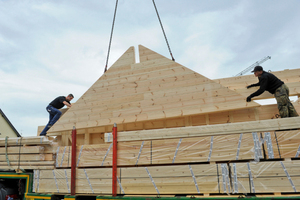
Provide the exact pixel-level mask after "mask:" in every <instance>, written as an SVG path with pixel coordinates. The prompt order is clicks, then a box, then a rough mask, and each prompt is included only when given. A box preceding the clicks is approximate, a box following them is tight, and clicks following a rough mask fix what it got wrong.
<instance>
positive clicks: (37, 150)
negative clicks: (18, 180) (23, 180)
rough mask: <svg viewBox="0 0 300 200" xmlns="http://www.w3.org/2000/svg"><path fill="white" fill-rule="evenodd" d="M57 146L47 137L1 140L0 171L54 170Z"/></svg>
mask: <svg viewBox="0 0 300 200" xmlns="http://www.w3.org/2000/svg"><path fill="white" fill-rule="evenodd" d="M53 148H55V144H54V143H53V142H52V141H50V140H49V139H48V138H47V137H45V136H42V137H17V138H7V139H5V138H1V139H0V159H1V162H0V169H4V170H16V169H21V170H22V169H24V170H27V169H54V164H55V155H54V154H53V153H54V152H55V151H53V150H54V149H53Z"/></svg>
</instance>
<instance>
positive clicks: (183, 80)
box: [49, 46, 259, 133]
mask: <svg viewBox="0 0 300 200" xmlns="http://www.w3.org/2000/svg"><path fill="white" fill-rule="evenodd" d="M140 53H141V54H143V55H141V57H142V61H141V63H143V62H145V63H143V64H139V65H137V66H136V67H135V65H136V64H134V63H133V62H131V61H132V60H130V59H129V60H130V62H127V61H128V58H129V57H130V58H133V57H134V51H133V50H128V52H126V53H125V54H124V55H123V56H124V58H123V56H122V57H121V58H120V59H119V60H118V61H117V62H116V64H114V65H113V66H112V67H111V68H110V71H107V72H106V73H105V74H109V73H111V72H112V73H113V74H114V77H110V78H108V75H105V74H104V76H103V77H101V78H100V79H99V80H98V81H97V82H99V84H97V83H95V84H94V85H93V86H92V87H91V88H90V89H89V90H88V91H87V92H86V93H85V94H84V95H83V96H82V97H81V98H80V100H78V101H77V102H76V105H74V106H72V108H71V109H70V110H69V111H68V112H66V114H65V115H64V116H63V117H62V118H61V119H60V120H59V121H58V122H57V123H56V124H55V125H54V126H53V127H52V128H51V129H50V130H49V132H50V133H51V132H56V131H62V130H70V128H71V127H73V126H74V125H75V126H76V127H77V128H79V129H80V128H89V127H97V126H105V125H108V124H112V123H136V122H141V121H146V120H158V119H165V118H173V117H181V116H190V115H195V114H200V113H209V112H220V111H225V110H235V109H239V108H246V107H255V106H259V105H258V104H256V103H254V102H250V103H246V102H245V98H244V97H243V96H241V95H240V94H237V93H235V92H233V91H231V90H229V89H228V88H226V87H223V86H221V85H220V84H218V83H216V82H214V81H212V80H209V79H208V78H206V77H204V76H202V75H200V74H197V73H195V72H194V71H192V70H190V69H188V68H186V67H184V66H182V65H180V64H178V63H175V62H173V61H171V60H169V59H167V58H164V57H163V56H161V55H159V54H157V53H156V52H153V51H151V50H150V49H147V48H145V47H142V46H140ZM130 54H131V55H130ZM149 59H151V60H152V61H150V60H149ZM122 60H125V61H124V63H123V64H122V62H123V61H122ZM167 61H168V62H167ZM115 65H116V66H115ZM160 65H162V66H163V68H161V69H160V68H159V66H160ZM170 65H171V66H172V67H170ZM129 66H130V68H129ZM138 66H141V67H142V68H141V71H140V72H139V73H136V72H135V70H140V69H139V67H138ZM113 68H115V69H119V68H120V70H119V71H120V74H118V72H119V71H118V70H113ZM151 68H153V69H154V70H150V69H151ZM145 69H147V70H146V71H143V70H145ZM130 71H133V73H130ZM102 80H104V82H103V83H101V81H102ZM194 80H195V81H194ZM108 81H109V83H107V82H108ZM139 93H141V94H143V98H144V99H142V100H133V101H131V100H130V99H128V100H127V101H121V100H120V101H115V102H114V103H113V104H112V103H111V102H109V101H110V100H111V98H114V100H116V99H118V98H120V97H122V98H124V97H127V96H131V95H132V94H139ZM114 100H113V101H114ZM105 101H106V102H108V103H106V104H103V103H101V102H105ZM98 102H100V103H98ZM179 108H180V109H179Z"/></svg>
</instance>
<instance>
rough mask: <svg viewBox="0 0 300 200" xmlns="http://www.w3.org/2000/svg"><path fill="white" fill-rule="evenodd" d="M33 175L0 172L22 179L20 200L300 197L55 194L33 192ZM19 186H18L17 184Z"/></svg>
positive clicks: (3, 176) (6, 177) (267, 198)
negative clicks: (22, 188)
mask: <svg viewBox="0 0 300 200" xmlns="http://www.w3.org/2000/svg"><path fill="white" fill-rule="evenodd" d="M32 177H33V174H32V173H31V172H27V173H15V172H0V179H1V182H3V181H5V180H12V179H15V180H18V181H19V180H21V181H22V183H23V185H22V187H24V190H23V191H22V192H21V194H20V195H19V199H20V200H47V199H49V200H62V199H63V200H221V199H224V200H235V199H249V200H260V199H262V200H272V199H288V200H292V199H299V198H300V196H299V194H295V193H294V194H281V196H275V195H272V196H271V195H270V194H247V195H243V194H239V195H235V196H228V195H226V194H224V195H220V194H218V195H217V196H193V195H189V197H184V196H174V197H171V196H170V195H167V196H164V195H162V196H159V195H157V196H150V195H149V196H144V195H143V196H138V195H135V196H123V195H120V196H116V197H113V196H103V195H84V194H78V195H69V194H65V195H63V194H53V193H33V192H32V187H33V185H32V183H33V181H32ZM16 187H18V186H16Z"/></svg>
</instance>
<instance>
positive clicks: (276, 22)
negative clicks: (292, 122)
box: [0, 0, 300, 135]
mask: <svg viewBox="0 0 300 200" xmlns="http://www.w3.org/2000/svg"><path fill="white" fill-rule="evenodd" d="M114 6H115V2H114V1H98V0H89V1H81V0H73V1H70V0H62V1H36V0H24V1H17V0H10V1H0V93H1V98H0V107H1V109H2V110H3V111H4V112H5V114H6V115H7V116H8V117H9V118H10V120H11V121H12V123H13V124H14V125H15V127H16V129H17V130H19V131H20V130H22V132H23V133H24V134H27V135H35V132H36V128H37V126H38V125H41V124H45V123H46V122H47V119H48V113H47V112H46V111H45V107H46V106H47V104H48V103H49V102H50V101H51V100H53V99H54V98H55V97H57V96H60V95H67V94H68V93H70V92H72V93H73V94H74V95H75V99H74V100H75V101H76V99H78V98H79V97H80V96H81V95H82V94H83V93H84V92H85V91H86V90H87V89H88V88H89V87H90V86H91V85H92V84H93V83H94V82H95V81H96V80H97V79H98V78H99V77H100V76H101V75H102V74H103V71H104V67H105V62H106V56H107V50H108V42H109V36H110V31H111V25H112V18H113V12H114ZM156 6H157V8H158V11H159V13H160V17H161V20H162V23H163V26H164V29H165V32H166V35H167V37H168V41H169V44H170V47H171V50H172V53H173V55H174V57H175V60H176V61H177V62H179V63H180V64H182V65H184V66H186V67H188V68H190V69H192V70H194V71H196V72H198V73H200V74H203V75H205V76H207V77H208V78H210V79H215V78H222V77H230V76H233V75H235V74H237V73H238V72H240V71H242V70H243V69H245V68H246V67H248V66H249V65H251V64H253V63H254V62H256V61H257V60H259V59H261V58H263V57H265V56H272V59H271V60H268V61H266V62H265V63H264V64H263V66H264V68H266V69H268V70H269V69H271V70H272V71H276V70H282V69H286V68H290V69H293V68H298V66H299V63H300V57H299V56H298V55H299V53H300V52H299V46H300V38H299V35H300V27H299V26H297V24H298V22H299V20H300V13H299V12H298V8H299V6H300V2H299V1H297V0H291V1H285V2H283V1H274V0H272V1H271V0H266V1H259V0H253V1H245V0H242V1H239V0H233V1H223V0H216V1H199V0H190V1H182V0H174V1H172V3H170V2H169V1H156ZM139 44H142V45H144V46H146V47H148V48H150V49H152V50H154V51H156V52H157V53H159V54H161V55H163V56H165V57H167V58H170V54H169V51H168V47H167V45H166V42H165V39H164V36H163V33H162V30H161V28H160V24H159V21H158V19H157V16H156V13H155V10H154V7H153V4H152V2H151V1H139V0H131V1H126V0H120V1H119V6H118V11H117V16H116V22H115V29H114V34H113V40H112V46H111V52H110V58H109V63H108V66H109V67H110V66H111V65H112V64H113V63H114V62H115V61H116V60H117V59H118V58H119V57H120V56H121V55H122V54H123V53H124V52H125V51H126V50H127V49H128V48H129V47H130V46H135V48H136V51H137V46H138V45H139ZM137 60H138V59H137ZM30 119H32V120H30ZM33 133H34V134H33Z"/></svg>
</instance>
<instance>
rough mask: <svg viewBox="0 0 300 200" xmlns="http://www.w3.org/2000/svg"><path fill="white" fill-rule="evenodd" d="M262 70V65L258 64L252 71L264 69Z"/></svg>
mask: <svg viewBox="0 0 300 200" xmlns="http://www.w3.org/2000/svg"><path fill="white" fill-rule="evenodd" d="M262 70H263V68H262V66H256V67H254V69H253V70H252V71H251V72H258V71H262Z"/></svg>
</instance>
